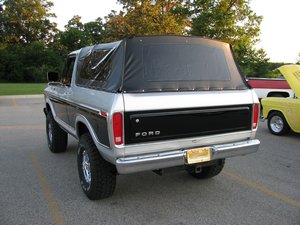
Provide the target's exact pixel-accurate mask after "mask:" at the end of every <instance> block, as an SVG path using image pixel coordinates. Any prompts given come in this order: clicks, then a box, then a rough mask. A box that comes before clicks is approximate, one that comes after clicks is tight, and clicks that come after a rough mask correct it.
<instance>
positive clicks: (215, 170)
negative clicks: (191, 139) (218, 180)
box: [187, 159, 225, 179]
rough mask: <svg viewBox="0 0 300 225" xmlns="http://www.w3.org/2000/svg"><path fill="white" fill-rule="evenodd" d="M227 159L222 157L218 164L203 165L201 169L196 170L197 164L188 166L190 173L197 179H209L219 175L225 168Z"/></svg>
mask: <svg viewBox="0 0 300 225" xmlns="http://www.w3.org/2000/svg"><path fill="white" fill-rule="evenodd" d="M224 164H225V159H220V160H218V161H217V163H216V164H214V165H211V166H206V167H202V168H201V169H200V171H196V170H195V166H192V165H191V166H188V168H187V171H188V173H189V174H190V175H191V176H192V177H195V178H197V179H208V178H212V177H214V176H217V175H218V174H219V173H220V172H221V171H222V169H223V167H224Z"/></svg>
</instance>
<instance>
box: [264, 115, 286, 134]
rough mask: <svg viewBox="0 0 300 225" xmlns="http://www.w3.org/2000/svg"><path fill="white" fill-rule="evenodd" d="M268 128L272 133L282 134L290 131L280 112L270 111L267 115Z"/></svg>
mask: <svg viewBox="0 0 300 225" xmlns="http://www.w3.org/2000/svg"><path fill="white" fill-rule="evenodd" d="M268 128H269V130H270V132H271V133H272V134H274V135H284V134H287V133H288V132H289V131H290V126H289V125H288V123H287V122H286V119H285V118H284V115H283V114H282V113H281V112H272V113H271V114H270V115H269V116H268Z"/></svg>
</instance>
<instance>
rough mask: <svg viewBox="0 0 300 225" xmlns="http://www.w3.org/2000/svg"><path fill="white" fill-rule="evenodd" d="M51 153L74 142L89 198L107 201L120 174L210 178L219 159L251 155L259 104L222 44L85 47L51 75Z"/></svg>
mask: <svg viewBox="0 0 300 225" xmlns="http://www.w3.org/2000/svg"><path fill="white" fill-rule="evenodd" d="M48 80H49V84H48V86H47V87H46V89H45V104H46V106H45V109H44V112H45V114H46V131H47V132H46V133H47V140H48V145H49V148H50V150H51V151H52V152H54V153H58V152H64V151H66V148H67V140H68V134H70V135H72V136H74V137H75V138H76V139H78V140H79V145H78V172H79V178H80V183H81V187H82V189H83V191H84V192H85V194H86V195H87V197H88V198H90V199H101V198H105V197H109V196H111V195H112V194H113V192H114V189H115V186H116V176H117V175H118V174H128V173H134V172H139V171H146V170H153V171H155V172H157V173H162V172H163V171H164V169H166V168H173V167H181V168H183V169H185V170H186V171H187V172H188V173H189V174H191V175H192V176H193V177H195V178H199V179H202V178H210V177H213V176H216V175H217V174H219V173H220V172H221V170H222V169H223V166H224V163H225V158H228V157H233V156H240V155H246V154H249V153H253V152H256V151H257V150H258V147H259V144H260V142H259V140H257V139H255V134H256V130H257V123H258V118H259V101H258V99H257V96H256V94H255V92H254V91H253V90H252V89H251V88H250V87H249V86H248V84H247V82H246V81H245V79H244V78H243V76H242V75H241V73H240V71H239V69H238V66H237V64H236V61H235V59H234V56H233V51H232V48H231V46H230V45H229V44H227V43H223V42H220V41H215V40H210V39H205V38H199V37H187V36H144V37H132V38H126V39H124V40H121V41H117V42H113V43H106V44H99V45H95V46H89V47H84V48H82V49H80V50H77V51H74V52H71V53H70V54H69V55H68V58H67V61H66V64H65V68H64V71H63V73H62V75H61V76H59V75H58V73H54V72H52V73H48Z"/></svg>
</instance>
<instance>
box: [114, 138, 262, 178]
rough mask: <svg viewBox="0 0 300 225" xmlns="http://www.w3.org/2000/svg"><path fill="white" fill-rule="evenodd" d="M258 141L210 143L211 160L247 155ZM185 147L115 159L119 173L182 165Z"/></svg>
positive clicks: (253, 150)
mask: <svg viewBox="0 0 300 225" xmlns="http://www.w3.org/2000/svg"><path fill="white" fill-rule="evenodd" d="M259 145H260V141H259V140H257V139H254V140H248V141H241V142H234V143H226V144H219V145H212V146H211V148H212V157H211V160H215V159H223V158H229V157H235V156H240V155H247V154H250V153H254V152H256V151H258V148H259ZM186 151H187V149H181V150H175V151H169V152H164V153H158V154H147V155H143V156H132V157H123V158H119V159H117V160H116V167H117V170H118V172H119V173H120V174H127V173H135V172H140V171H146V170H155V169H162V168H167V167H173V166H180V165H184V163H185V159H184V155H185V152H186Z"/></svg>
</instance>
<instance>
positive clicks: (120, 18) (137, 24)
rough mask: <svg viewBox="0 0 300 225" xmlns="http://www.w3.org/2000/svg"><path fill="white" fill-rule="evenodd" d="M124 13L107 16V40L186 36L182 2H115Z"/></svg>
mask: <svg viewBox="0 0 300 225" xmlns="http://www.w3.org/2000/svg"><path fill="white" fill-rule="evenodd" d="M118 2H119V3H121V4H123V9H124V11H120V12H119V13H118V14H117V13H116V12H115V11H112V13H111V14H110V15H108V16H107V17H106V20H107V23H106V32H107V38H108V39H110V40H116V39H120V38H123V37H126V36H134V35H150V34H185V33H186V28H187V27H188V25H189V20H188V18H187V8H186V7H185V1H184V0H118Z"/></svg>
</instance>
